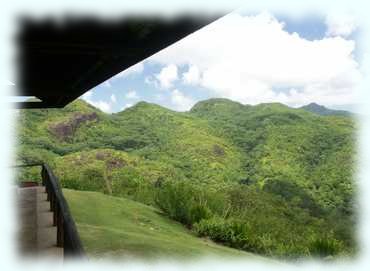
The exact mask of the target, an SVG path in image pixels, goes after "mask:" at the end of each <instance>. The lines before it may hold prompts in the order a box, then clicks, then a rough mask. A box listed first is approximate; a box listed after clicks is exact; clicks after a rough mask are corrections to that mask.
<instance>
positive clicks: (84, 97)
mask: <svg viewBox="0 0 370 271" xmlns="http://www.w3.org/2000/svg"><path fill="white" fill-rule="evenodd" d="M93 93H94V92H93V91H92V90H90V91H88V92H85V93H84V94H83V95H82V96H81V98H82V99H84V100H89V99H90V98H91V97H92V95H93Z"/></svg>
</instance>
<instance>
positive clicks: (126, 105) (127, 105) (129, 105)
mask: <svg viewBox="0 0 370 271" xmlns="http://www.w3.org/2000/svg"><path fill="white" fill-rule="evenodd" d="M131 106H133V104H132V103H127V104H125V105H123V106H122V108H121V111H123V110H125V109H127V108H129V107H131Z"/></svg>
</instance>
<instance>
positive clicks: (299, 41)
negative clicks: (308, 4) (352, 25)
mask: <svg viewBox="0 0 370 271" xmlns="http://www.w3.org/2000/svg"><path fill="white" fill-rule="evenodd" d="M220 37H222V38H220ZM354 49H355V42H354V41H352V40H347V39H344V38H343V37H340V36H336V37H325V38H324V39H322V40H314V41H310V40H306V39H304V38H301V37H300V36H299V35H298V34H296V33H292V34H290V33H288V32H287V31H285V30H284V23H283V22H279V21H278V20H277V19H276V18H274V17H273V16H271V15H270V14H268V13H261V14H259V15H256V16H241V15H238V14H230V15H228V16H225V17H224V18H222V19H220V20H219V21H216V22H214V23H212V24H210V25H208V26H206V27H205V28H203V29H201V30H199V31H197V32H195V33H193V34H191V35H189V36H188V37H187V38H186V39H183V40H181V41H180V42H178V43H176V44H174V45H173V46H170V47H168V48H167V49H166V50H163V51H161V52H159V53H157V54H156V55H154V56H153V57H152V58H150V59H148V60H147V61H151V62H154V63H159V64H162V65H168V66H169V65H172V66H173V67H176V66H175V65H177V66H181V65H189V66H191V67H197V69H198V71H195V68H194V69H193V71H190V70H189V71H188V72H186V73H185V74H184V75H183V79H184V80H187V82H190V81H191V82H193V83H194V82H196V81H198V85H200V86H202V87H205V88H207V89H209V90H210V91H211V92H212V93H213V96H215V97H225V98H230V99H234V100H237V101H240V102H242V103H250V104H256V103H261V102H272V101H280V102H284V103H286V104H288V105H301V104H303V103H306V102H311V101H315V102H318V103H322V104H324V105H337V104H348V103H355V101H354V100H355V88H356V86H357V83H358V82H359V80H360V78H361V74H360V72H359V67H358V63H357V62H356V61H355V60H354V58H353V51H354ZM168 66H166V67H168ZM173 69H174V68H173ZM197 73H198V75H195V74H197ZM173 74H175V73H173ZM190 74H192V76H190ZM200 75H201V76H200ZM173 78H175V76H173ZM185 78H186V79H185ZM190 78H191V79H190ZM171 82H172V81H170V83H171ZM170 83H168V84H167V85H171V84H170ZM165 84H166V83H165ZM276 89H287V90H289V91H285V92H280V91H276Z"/></svg>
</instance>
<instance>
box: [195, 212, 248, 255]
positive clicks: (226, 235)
mask: <svg viewBox="0 0 370 271" xmlns="http://www.w3.org/2000/svg"><path fill="white" fill-rule="evenodd" d="M194 230H195V232H196V233H197V234H198V235H199V236H204V237H209V238H210V239H212V240H213V241H215V242H220V243H223V244H226V245H228V246H231V247H234V248H238V249H244V250H251V251H254V250H255V242H254V241H252V239H251V234H250V233H251V231H250V227H249V225H248V224H247V223H246V222H244V221H241V220H237V219H228V220H225V219H223V218H220V217H213V218H210V219H203V220H201V221H200V222H199V223H196V224H195V225H194Z"/></svg>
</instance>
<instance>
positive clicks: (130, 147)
mask: <svg viewBox="0 0 370 271" xmlns="http://www.w3.org/2000/svg"><path fill="white" fill-rule="evenodd" d="M19 124H20V125H19V151H18V159H19V160H20V161H22V162H24V163H29V162H35V161H46V162H47V163H49V164H50V165H51V166H52V167H53V168H54V170H55V173H56V175H57V176H58V177H59V178H60V180H61V182H62V185H63V186H64V187H65V188H70V189H75V190H88V191H100V192H103V193H106V194H110V195H114V196H119V197H125V198H130V199H132V200H135V201H139V202H142V203H144V204H146V205H152V206H155V207H158V208H160V209H161V210H162V211H163V212H164V213H165V214H166V215H167V216H168V217H170V218H172V219H174V220H177V221H179V222H181V223H183V224H184V225H186V226H187V227H189V228H190V229H191V230H192V231H194V232H195V233H196V234H198V235H199V236H204V237H208V238H210V239H212V240H214V241H216V242H219V243H222V244H225V245H228V246H231V247H235V248H238V249H242V250H245V251H250V252H255V253H259V254H263V255H270V256H275V257H291V258H299V257H303V256H310V255H311V256H329V255H333V256H334V255H351V254H353V252H354V251H355V248H356V246H355V240H354V227H355V221H356V219H355V213H354V209H355V208H354V204H355V203H354V198H355V197H354V193H355V184H354V181H353V179H354V170H355V167H354V165H355V161H354V159H355V122H354V120H353V119H352V117H350V116H338V115H325V116H322V115H319V114H315V113H312V112H309V111H307V110H305V109H304V108H303V109H292V108H289V107H287V106H284V105H282V104H260V105H257V106H250V105H242V104H239V103H236V102H232V101H230V100H226V99H211V100H207V101H203V102H199V103H198V104H196V105H195V106H194V107H193V108H192V109H191V110H190V111H189V112H185V113H179V112H174V111H171V110H168V109H165V108H162V107H160V106H158V105H154V104H149V103H145V102H140V103H138V104H137V105H135V106H134V107H132V108H129V109H126V110H125V111H123V112H120V113H117V114H112V115H107V114H104V113H102V112H101V111H99V110H98V109H96V108H94V107H92V106H90V105H88V104H86V103H85V102H83V101H81V100H78V101H76V102H74V103H72V104H70V105H68V106H67V107H66V108H64V109H59V110H58V109H48V110H47V109H43V110H27V111H22V112H21V113H20V116H19ZM27 174H28V175H27V179H30V178H32V174H34V172H28V173H27ZM91 215H93V214H91Z"/></svg>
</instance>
